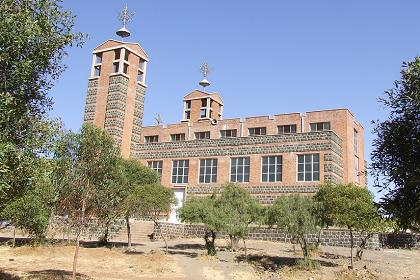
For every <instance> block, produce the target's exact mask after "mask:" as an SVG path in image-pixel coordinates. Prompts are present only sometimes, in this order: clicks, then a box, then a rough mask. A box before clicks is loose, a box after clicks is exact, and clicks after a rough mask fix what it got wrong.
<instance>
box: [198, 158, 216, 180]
mask: <svg viewBox="0 0 420 280" xmlns="http://www.w3.org/2000/svg"><path fill="white" fill-rule="evenodd" d="M216 179H217V159H200V176H199V177H198V182H200V183H216Z"/></svg>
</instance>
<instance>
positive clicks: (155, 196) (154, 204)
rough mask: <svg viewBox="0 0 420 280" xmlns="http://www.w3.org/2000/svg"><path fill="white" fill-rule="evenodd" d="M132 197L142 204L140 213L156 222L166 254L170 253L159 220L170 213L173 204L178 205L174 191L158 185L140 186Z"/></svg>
mask: <svg viewBox="0 0 420 280" xmlns="http://www.w3.org/2000/svg"><path fill="white" fill-rule="evenodd" d="M132 197H135V198H137V199H138V201H139V202H140V203H139V206H140V213H141V214H142V215H144V216H147V217H149V218H150V219H151V220H152V221H153V222H154V225H155V227H156V228H157V229H159V232H160V234H161V237H162V239H163V241H164V242H165V247H166V252H168V243H167V241H166V238H165V236H164V234H163V232H162V229H161V228H160V224H159V223H158V220H159V219H160V218H162V214H165V213H168V212H169V211H170V209H171V205H172V204H176V203H177V201H176V198H175V196H174V193H173V191H172V189H170V188H168V187H165V186H162V185H161V184H157V183H155V184H148V185H140V186H138V187H137V188H136V189H135V191H134V193H133V196H132Z"/></svg>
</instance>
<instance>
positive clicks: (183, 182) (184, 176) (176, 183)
mask: <svg viewBox="0 0 420 280" xmlns="http://www.w3.org/2000/svg"><path fill="white" fill-rule="evenodd" d="M180 161H183V162H184V164H183V166H182V167H179V165H178V166H177V169H179V168H181V169H182V175H180V174H178V172H177V175H175V176H176V179H175V181H176V182H174V181H173V180H174V165H175V162H178V164H179V162H180ZM186 163H187V165H188V167H185V166H186ZM185 170H187V172H185ZM189 170H190V163H189V160H188V159H175V160H172V168H171V184H175V185H186V184H188V179H189V178H188V177H189ZM178 177H181V178H182V180H181V182H178ZM185 178H186V180H185Z"/></svg>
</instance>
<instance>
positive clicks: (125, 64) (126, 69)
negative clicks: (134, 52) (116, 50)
mask: <svg viewBox="0 0 420 280" xmlns="http://www.w3.org/2000/svg"><path fill="white" fill-rule="evenodd" d="M123 72H124V74H128V64H127V63H124V65H123Z"/></svg>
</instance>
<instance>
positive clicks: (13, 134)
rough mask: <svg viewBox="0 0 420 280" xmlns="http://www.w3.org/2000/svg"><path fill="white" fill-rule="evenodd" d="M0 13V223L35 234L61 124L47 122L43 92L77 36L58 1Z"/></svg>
mask: <svg viewBox="0 0 420 280" xmlns="http://www.w3.org/2000/svg"><path fill="white" fill-rule="evenodd" d="M0 15H1V16H0V50H1V51H0V131H1V133H0V220H3V219H9V220H11V221H13V223H14V225H15V226H17V227H22V228H25V229H27V230H29V231H30V232H31V233H33V234H36V235H39V234H43V231H44V229H45V224H46V223H45V221H46V217H47V216H48V214H47V212H48V211H49V205H50V204H51V201H50V199H51V197H50V196H44V195H40V193H44V190H45V189H48V188H49V186H50V185H51V182H50V181H49V178H48V177H49V172H50V171H51V168H50V165H49V164H48V163H47V162H46V160H45V159H46V158H48V156H49V153H50V152H51V144H52V143H53V142H54V140H55V137H56V135H57V132H58V128H59V126H60V125H59V123H58V122H55V121H49V120H48V117H47V114H46V113H47V111H48V110H49V109H50V108H51V104H52V102H51V99H50V97H48V91H49V90H50V89H51V87H52V85H53V82H54V81H55V80H57V79H58V77H59V75H60V73H61V72H62V71H63V70H64V69H65V66H64V65H63V63H62V59H63V57H64V56H65V55H66V52H65V50H66V48H67V47H68V46H71V45H73V44H79V43H80V42H81V40H80V39H81V36H80V34H76V33H73V31H72V29H73V26H74V18H73V16H71V14H70V13H69V12H66V11H63V9H62V8H61V6H60V5H59V1H48V0H39V1H33V0H17V1H16V0H3V1H0ZM25 213H27V215H25Z"/></svg>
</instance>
